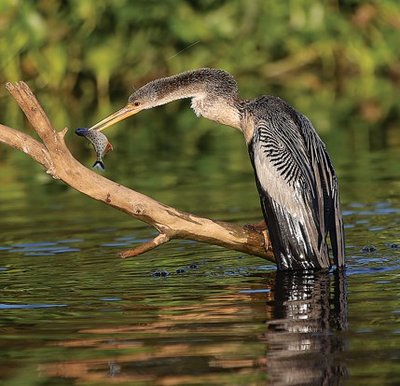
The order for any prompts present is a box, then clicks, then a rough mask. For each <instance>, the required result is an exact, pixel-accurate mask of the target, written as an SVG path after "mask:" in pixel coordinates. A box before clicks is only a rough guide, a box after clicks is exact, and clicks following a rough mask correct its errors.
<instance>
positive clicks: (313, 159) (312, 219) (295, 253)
mask: <svg viewBox="0 0 400 386" xmlns="http://www.w3.org/2000/svg"><path fill="white" fill-rule="evenodd" d="M246 117H247V118H246ZM249 117H251V118H249ZM243 122H246V123H245V124H247V125H249V124H251V125H252V130H253V133H252V136H251V140H250V141H249V143H248V147H249V153H250V158H251V160H252V164H253V167H254V170H255V173H256V182H257V187H258V190H259V194H260V201H261V207H262V210H263V213H264V217H265V220H266V223H267V225H268V230H269V235H270V239H271V242H272V247H273V249H274V253H275V256H276V259H277V264H278V268H280V269H314V268H328V267H330V259H329V253H328V247H327V243H326V237H327V235H328V233H329V236H330V241H331V246H332V252H333V256H334V259H335V263H336V265H337V266H342V265H343V264H344V237H343V224H342V217H341V212H340V204H339V189H338V183H337V178H336V175H335V171H334V169H333V167H332V164H331V161H330V159H329V156H328V154H327V152H326V149H325V146H324V144H323V142H322V141H321V139H320V138H319V136H318V134H317V133H316V131H315V130H314V128H313V126H312V124H311V122H310V121H309V120H308V119H307V118H306V117H305V116H303V115H302V114H300V113H298V112H297V111H296V110H294V109H293V108H292V107H291V106H290V105H289V104H287V103H286V102H285V101H283V100H282V99H280V98H277V97H273V96H264V97H261V98H258V99H255V100H253V101H249V102H247V103H246V105H245V108H244V120H243ZM250 122H251V123H250Z"/></svg>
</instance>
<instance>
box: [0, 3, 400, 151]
mask: <svg viewBox="0 0 400 386" xmlns="http://www.w3.org/2000/svg"><path fill="white" fill-rule="evenodd" d="M0 57H1V60H0V82H1V83H4V82H6V81H16V80H25V81H28V83H29V84H30V86H31V87H32V89H33V90H34V92H35V93H37V94H38V95H39V97H40V100H41V102H42V103H43V104H44V106H45V109H46V111H47V113H48V114H49V116H50V117H51V119H52V121H53V122H54V123H55V124H56V126H57V127H63V126H69V127H76V126H88V125H91V124H93V123H94V122H95V121H97V120H99V119H100V118H103V117H104V116H105V115H107V114H109V113H110V112H111V111H113V110H115V109H116V108H119V107H121V106H122V105H123V104H124V103H125V101H126V99H127V97H128V95H129V94H130V93H131V92H132V90H133V89H134V88H135V87H139V86H141V85H143V84H144V83H146V82H147V81H149V80H151V79H154V78H157V77H161V76H165V75H171V74H174V73H178V72H181V71H185V70H188V69H192V68H198V67H206V66H208V67H219V68H224V69H226V70H227V71H229V72H231V73H232V74H233V75H234V76H235V77H236V79H237V80H238V83H239V86H240V89H241V93H242V95H243V97H246V98H252V97H255V96H257V95H260V94H275V95H279V96H281V97H283V98H285V99H287V100H288V101H289V102H290V103H291V104H293V105H294V106H295V107H296V108H297V109H298V110H300V111H302V112H303V113H305V114H306V115H308V116H309V117H310V118H311V119H312V121H313V122H314V124H315V126H316V127H317V129H318V131H319V132H320V133H321V134H322V135H328V134H329V133H332V132H336V133H337V132H340V131H342V132H343V131H348V134H346V135H348V136H349V137H348V138H347V139H346V142H349V141H350V142H352V145H349V146H350V147H351V148H354V147H360V146H361V147H362V148H363V149H370V148H372V149H373V148H378V149H379V148H384V147H386V146H387V145H394V146H398V145H400V136H399V134H398V132H399V130H398V120H399V117H400V103H399V87H400V3H399V2H398V1H397V0H380V1H378V0H376V1H357V0H348V1H346V0H327V1H315V0H285V1H273V0H267V1H262V0H252V1H242V0H229V1H228V0H182V1H173V0H164V1H154V0H143V1H139V0H136V1H130V0H96V1H91V0H38V1H33V0H31V1H29V0H2V1H1V3H0ZM0 95H1V106H2V108H1V112H0V117H1V121H2V122H3V123H6V124H8V125H10V126H13V125H14V126H17V127H18V126H20V127H21V126H23V121H22V119H23V118H22V117H21V115H20V113H19V111H18V108H17V107H16V106H15V103H14V102H13V101H12V100H11V98H10V97H9V96H8V95H7V93H6V92H5V90H4V88H3V90H1V91H0ZM181 105H182V104H180V102H178V103H177V104H174V105H173V106H167V107H165V108H166V109H167V111H170V112H171V114H168V113H167V114H165V113H164V114H163V115H157V113H154V112H146V113H143V114H146V115H145V117H144V118H139V117H138V118H135V123H136V122H138V124H139V126H140V125H142V126H143V125H147V126H148V125H149V122H151V124H150V126H151V127H153V128H154V131H153V132H152V131H151V130H147V131H143V132H142V133H141V134H140V135H139V134H132V133H131V134H122V133H121V132H120V131H119V130H118V134H115V132H113V131H112V130H110V133H111V136H114V137H117V139H116V140H117V141H118V138H119V139H120V141H121V146H120V152H121V153H124V154H125V155H126V154H128V153H129V152H130V149H129V146H128V145H126V143H127V139H128V136H130V137H129V140H131V141H132V140H134V141H140V143H141V144H142V147H143V148H144V149H146V150H154V148H149V147H147V145H146V144H149V146H150V147H151V146H154V147H157V146H158V148H159V147H160V146H161V144H162V146H163V148H168V146H169V145H170V146H172V147H174V146H180V148H182V147H185V148H187V149H189V152H190V149H191V143H194V142H195V143H196V146H197V147H199V146H200V147H201V143H200V144H199V141H200V140H201V138H202V134H204V133H205V132H208V131H209V128H210V127H212V126H210V125H211V124H210V123H209V122H208V123H204V122H200V121H198V122H197V121H196V122H195V119H194V118H193V115H192V113H191V112H189V111H186V110H182V111H180V112H179V114H175V113H176V112H177V109H178V108H179V106H181ZM194 122H195V123H194ZM124 124H125V125H127V124H126V123H122V124H121V126H122V127H123V126H124ZM121 126H119V127H121ZM171 127H172V128H171ZM188 127H190V129H188ZM166 128H167V129H166ZM113 133H114V134H113ZM154 133H157V134H154ZM172 138H174V140H172ZM178 138H179V139H178ZM329 141H331V142H332V143H333V145H331V146H334V147H335V146H336V147H337V148H338V147H340V146H342V145H343V144H342V143H341V142H340V141H339V140H337V139H335V138H334V137H333V136H331V139H330V140H329V138H328V142H329ZM338 141H339V142H338ZM72 142H73V144H72V146H73V147H74V146H76V144H77V143H78V142H76V140H75V139H73V140H72ZM200 142H201V141H200ZM203 142H204V141H203ZM205 142H207V141H205ZM208 142H210V141H208ZM150 143H151V144H152V145H150ZM183 144H184V146H182V145H183ZM78 148H79V145H78ZM1 150H2V151H3V152H7V151H6V150H4V148H2V149H1ZM334 151H335V150H334ZM349 151H350V152H351V150H349Z"/></svg>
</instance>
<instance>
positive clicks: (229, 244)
mask: <svg viewBox="0 0 400 386" xmlns="http://www.w3.org/2000/svg"><path fill="white" fill-rule="evenodd" d="M6 88H7V90H8V91H9V92H10V94H11V95H12V96H13V98H14V99H15V100H16V102H17V103H18V105H19V106H20V107H21V109H22V111H23V112H24V114H25V115H26V117H27V118H28V120H29V122H30V123H31V125H32V127H33V128H34V130H35V131H36V132H37V134H38V135H39V137H40V139H41V141H42V142H39V141H37V140H35V139H34V138H32V137H31V136H29V135H27V134H24V133H22V132H20V131H18V130H15V129H12V128H10V127H7V126H5V125H1V124H0V142H3V143H5V144H7V145H9V146H11V147H13V148H15V149H18V150H21V151H23V152H24V153H26V154H27V155H29V156H30V157H31V158H33V159H34V160H35V161H36V162H38V163H40V164H41V165H43V167H44V168H45V170H46V172H47V173H48V174H50V175H51V176H52V177H53V178H55V179H59V180H61V181H63V182H64V183H65V184H67V185H69V186H71V187H72V188H74V189H76V190H77V191H79V192H81V193H83V194H85V195H87V196H89V197H91V198H93V199H95V200H98V201H101V202H103V203H105V204H107V205H110V206H112V207H114V208H116V209H119V210H121V211H123V212H125V213H127V214H129V215H131V216H133V217H134V218H136V219H138V220H140V221H143V222H145V223H147V224H149V225H151V226H152V227H154V228H156V229H157V231H158V232H159V235H158V236H157V237H156V238H155V239H154V240H152V241H149V242H146V243H144V244H142V245H139V246H138V247H136V248H133V249H130V250H127V251H123V252H121V253H120V256H121V257H129V256H137V255H139V254H141V253H144V252H147V251H149V250H151V249H153V248H155V247H157V246H159V245H161V244H164V243H166V242H168V241H169V240H172V239H190V240H195V241H200V242H205V243H208V244H215V245H219V246H222V247H225V248H228V249H233V250H236V251H240V252H244V253H247V254H251V255H255V256H259V257H262V258H264V259H267V260H270V261H272V262H274V261H275V260H274V255H273V252H272V250H271V247H270V244H269V243H268V237H267V235H266V232H265V231H262V230H260V229H259V227H256V226H255V227H254V226H240V225H237V224H229V223H225V222H221V221H215V220H211V219H208V218H202V217H199V216H195V215H193V214H190V213H185V212H181V211H179V210H177V209H175V208H172V207H170V206H167V205H165V204H162V203H160V202H158V201H155V200H153V199H152V198H150V197H147V196H145V195H143V194H141V193H138V192H136V191H134V190H131V189H128V188H126V187H124V186H122V185H120V184H118V183H115V182H113V181H111V180H109V179H107V178H105V177H103V176H101V175H99V174H97V173H95V172H93V171H92V170H90V169H88V168H87V167H85V166H84V165H82V164H81V163H80V162H78V161H77V160H76V159H75V158H74V157H73V156H72V154H71V153H70V151H69V150H68V148H67V146H66V144H65V141H64V136H65V134H66V132H67V130H68V129H67V128H65V129H63V130H61V131H56V130H55V129H54V128H53V126H52V124H51V122H50V120H49V118H48V117H47V115H46V114H45V112H44V110H43V108H42V107H41V105H40V104H39V102H38V101H37V99H36V97H35V96H34V95H33V93H32V91H31V90H30V88H29V87H28V86H27V84H26V83H24V82H17V83H15V84H12V83H7V85H6Z"/></svg>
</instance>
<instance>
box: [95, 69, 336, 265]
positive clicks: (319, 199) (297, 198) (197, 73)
mask: <svg viewBox="0 0 400 386" xmlns="http://www.w3.org/2000/svg"><path fill="white" fill-rule="evenodd" d="M182 98H191V101H192V103H191V107H192V108H193V110H194V111H195V113H196V114H197V115H198V116H203V117H205V118H208V119H211V120H213V121H216V122H219V123H222V124H224V125H228V126H231V127H235V128H237V129H239V130H240V131H241V132H242V133H243V135H244V137H245V140H246V142H247V145H248V149H249V154H250V158H251V162H252V164H253V168H254V171H255V177H256V183H257V188H258V192H259V195H260V201H261V208H262V211H263V214H264V217H265V221H266V223H267V227H268V231H269V237H270V239H271V243H272V247H273V250H274V254H275V258H276V262H277V266H278V269H280V270H285V269H321V268H323V269H326V268H329V267H330V266H331V261H330V258H329V252H328V245H327V236H328V235H329V238H330V242H331V246H332V253H333V257H334V261H335V264H336V266H337V267H341V266H343V265H344V236H343V224H342V215H341V212H340V204H339V188H338V183H337V179H336V175H335V171H334V169H333V167H332V164H331V162H330V159H329V157H328V154H327V152H326V150H325V146H324V144H323V142H322V141H321V139H320V138H319V136H318V134H317V133H316V131H315V130H314V128H313V126H312V124H311V122H310V121H309V120H308V119H307V118H306V117H305V116H304V115H302V114H300V113H298V112H297V111H296V110H295V109H293V108H292V107H291V106H290V105H289V104H287V103H286V102H285V101H283V100H282V99H280V98H277V97H273V96H263V97H260V98H256V99H253V100H244V99H241V98H240V97H239V93H238V87H237V83H236V81H235V79H234V78H233V76H232V75H230V74H229V73H227V72H226V71H223V70H218V69H213V68H201V69H197V70H193V71H187V72H183V73H181V74H177V75H173V76H170V77H166V78H161V79H156V80H153V81H151V82H149V83H147V84H145V85H144V86H142V87H141V88H139V89H138V90H137V91H135V92H134V93H133V94H132V95H131V96H130V97H129V99H128V103H127V105H126V106H125V107H124V108H122V109H120V110H118V111H117V112H115V113H114V114H112V115H110V116H108V117H106V118H105V119H103V120H102V121H100V122H98V123H97V124H96V125H94V126H93V127H92V128H91V129H92V130H99V131H100V130H103V129H105V128H106V127H109V126H110V125H112V124H114V123H116V122H119V121H120V120H122V119H125V118H127V117H128V116H131V115H134V114H137V113H138V112H139V111H142V110H144V109H149V108H153V107H155V106H160V105H164V104H166V103H169V102H172V101H174V100H177V99H182Z"/></svg>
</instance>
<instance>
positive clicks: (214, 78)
mask: <svg viewBox="0 0 400 386" xmlns="http://www.w3.org/2000/svg"><path fill="white" fill-rule="evenodd" d="M152 87H154V88H155V91H156V92H157V102H156V104H157V105H164V104H166V103H169V102H172V101H174V100H177V99H183V98H191V99H192V103H191V107H192V108H193V110H194V112H195V113H196V115H197V116H203V117H205V118H208V119H210V120H212V121H215V122H218V123H221V124H224V125H228V126H232V127H235V128H237V129H240V120H241V116H240V109H239V105H240V99H239V97H238V95H237V86H236V82H235V80H234V79H233V77H232V76H231V75H229V74H228V73H226V72H224V71H222V70H211V69H200V70H194V71H188V72H184V73H181V74H178V75H174V76H170V77H167V78H163V79H159V80H158V81H157V83H154V84H153V85H152Z"/></svg>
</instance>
